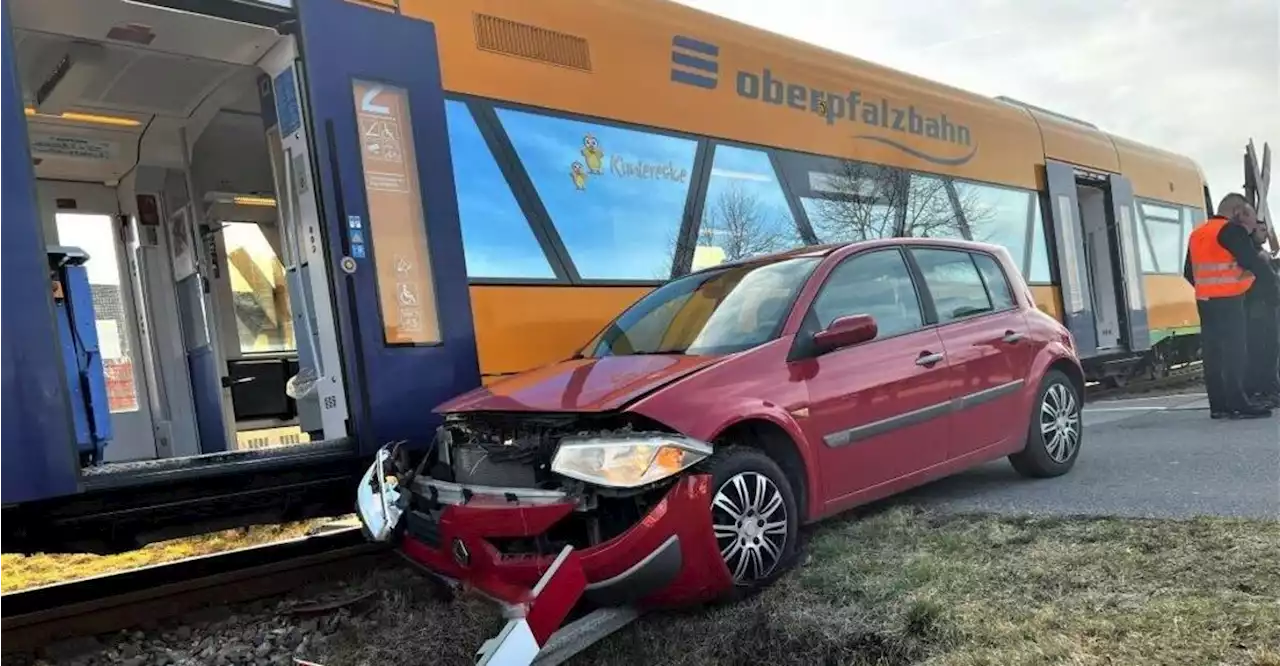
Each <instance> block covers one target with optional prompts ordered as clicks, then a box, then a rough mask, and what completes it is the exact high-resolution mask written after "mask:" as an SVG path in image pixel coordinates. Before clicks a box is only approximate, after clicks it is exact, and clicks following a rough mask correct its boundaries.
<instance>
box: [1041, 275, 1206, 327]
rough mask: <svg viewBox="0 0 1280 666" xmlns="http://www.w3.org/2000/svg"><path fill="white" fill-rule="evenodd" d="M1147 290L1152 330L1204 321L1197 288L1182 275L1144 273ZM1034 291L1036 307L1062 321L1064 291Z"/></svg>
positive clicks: (1052, 288) (1049, 287) (1051, 288)
mask: <svg viewBox="0 0 1280 666" xmlns="http://www.w3.org/2000/svg"><path fill="white" fill-rule="evenodd" d="M1143 284H1144V286H1145V287H1146V290H1147V326H1148V328H1150V329H1151V330H1152V331H1159V330H1167V329H1172V328H1185V327H1195V326H1199V325H1200V317H1199V315H1197V314H1196V301H1195V290H1193V289H1192V288H1191V285H1189V284H1187V281H1186V280H1184V279H1183V278H1182V276H1180V275H1144V276H1143ZM1031 294H1032V296H1033V298H1034V299H1035V303H1036V307H1037V308H1040V310H1041V311H1042V312H1045V313H1048V314H1049V315H1051V316H1052V317H1054V318H1055V319H1057V320H1058V321H1062V292H1061V290H1060V289H1059V288H1058V287H1056V286H1052V285H1035V286H1033V287H1031Z"/></svg>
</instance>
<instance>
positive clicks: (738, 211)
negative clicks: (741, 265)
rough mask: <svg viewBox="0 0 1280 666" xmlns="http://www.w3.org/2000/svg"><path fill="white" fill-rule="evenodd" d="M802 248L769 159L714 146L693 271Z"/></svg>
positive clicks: (802, 242)
mask: <svg viewBox="0 0 1280 666" xmlns="http://www.w3.org/2000/svg"><path fill="white" fill-rule="evenodd" d="M804 244H805V243H804V239H803V238H802V237H801V235H800V231H799V229H798V228H797V226H796V220H795V217H794V216H793V215H792V214H791V209H790V207H788V205H787V197H786V195H785V194H784V193H783V191H782V185H781V184H780V183H779V182H778V177H777V174H775V173H774V170H773V165H772V164H771V163H770V161H769V156H768V155H767V154H766V153H764V152H762V151H759V150H749V149H746V148H738V147H735V146H726V145H718V146H716V148H715V159H714V160H713V161H712V163H711V179H710V181H709V182H708V184H707V197H706V203H705V204H704V206H703V209H702V224H701V226H700V227H699V230H698V244H697V246H696V248H695V250H694V257H693V268H694V270H697V269H699V268H705V267H707V266H714V265H716V264H719V263H721V262H725V261H736V260H738V259H744V258H746V257H751V256H756V255H762V254H770V253H772V252H780V251H782V250H787V249H791V248H795V247H800V246H802V245H804Z"/></svg>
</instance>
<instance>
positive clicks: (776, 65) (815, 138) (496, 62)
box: [401, 0, 1043, 188]
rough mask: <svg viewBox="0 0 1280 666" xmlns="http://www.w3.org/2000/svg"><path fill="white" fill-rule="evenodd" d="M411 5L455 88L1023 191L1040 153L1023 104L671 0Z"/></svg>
mask: <svg viewBox="0 0 1280 666" xmlns="http://www.w3.org/2000/svg"><path fill="white" fill-rule="evenodd" d="M401 11H402V12H403V13H404V14H407V15H411V16H419V17H422V18H427V19H429V20H432V21H434V22H435V23H436V24H437V26H438V29H437V35H438V36H439V40H440V49H441V62H442V63H443V68H444V72H443V78H444V85H445V88H446V89H447V90H449V91H451V92H457V93H467V94H474V95H478V96H482V97H489V98H493V99H499V100H509V101H514V102H518V103H523V104H529V105H533V106H538V107H543V108H547V109H556V110H561V111H567V112H572V113H580V114H584V115H591V116H598V117H603V118H611V119H615V120H621V121H625V122H631V123H636V124H640V125H647V126H651V127H658V128H666V129H670V130H676V131H683V132H690V133H695V134H700V135H705V136H711V137H718V138H724V139H733V140H737V141H741V142H746V143H751V144H757V145H763V146H772V147H778V148H786V149H790V150H797V151H802V152H809V153H815V154H822V155H831V156H843V157H847V158H851V159H857V160H864V161H870V162H875V163H879V164H888V165H893V166H898V167H902V168H907V169H913V170H918V171H928V172H935V173H943V174H950V175H955V176H958V177H962V178H969V179H974V180H980V181H989V182H996V183H1003V184H1007V185H1013V186H1021V187H1026V188H1034V187H1035V165H1036V164H1037V163H1041V162H1043V156H1042V154H1041V142H1040V136H1039V132H1038V131H1037V129H1036V126H1035V123H1034V122H1033V121H1032V120H1031V117H1030V116H1029V115H1027V113H1026V112H1025V111H1024V110H1022V109H1021V108H1019V107H1014V106H1011V105H1007V104H1003V103H1000V102H997V101H995V100H992V99H990V98H987V97H983V96H980V95H975V94H973V93H969V92H965V91H962V90H959V89H955V88H951V87H948V86H944V85H942V84H939V83H935V82H932V81H928V80H926V79H922V78H919V77H915V76H911V75H908V74H905V73H902V72H898V71H895V70H892V69H889V68H886V67H882V66H879V65H875V64H873V63H870V62H866V61H862V60H858V59H856V58H851V57H849V56H845V55H843V54H839V53H835V52H832V51H827V50H825V49H821V48H818V47H816V46H813V45H810V44H805V43H803V42H799V41H796V40H792V39H789V38H786V37H783V36H780V35H776V34H773V33H769V32H766V31H762V30H758V29H756V28H752V27H750V26H746V25H743V24H740V23H736V22H733V21H730V20H728V19H724V18H720V17H717V16H714V15H711V14H707V13H704V12H700V11H697V10H694V9H691V8H688V7H684V6H682V5H677V4H675V3H671V2H665V1H662V0H539V1H538V2H528V1H527V0H471V1H470V2H467V1H463V0H454V1H453V2H430V1H428V0H402V2H401ZM677 35H679V36H685V37H689V38H692V39H694V40H698V41H700V42H704V43H707V44H711V45H714V46H715V47H717V49H718V55H716V56H714V58H715V59H716V60H717V66H718V74H717V75H716V76H717V82H716V84H715V87H714V88H711V89H708V88H703V87H698V86H694V85H682V84H679V83H673V82H672V81H671V71H672V66H671V62H672V43H673V42H672V40H673V37H675V36H677ZM532 41H538V42H539V43H541V44H542V46H540V47H539V48H537V49H531V48H530V47H529V44H530V43H531V42H532ZM544 47H545V48H544ZM522 50H523V51H528V53H527V54H525V57H515V56H513V55H511V53H512V52H520V51H522ZM504 51H505V52H504ZM548 61H554V63H551V62H548Z"/></svg>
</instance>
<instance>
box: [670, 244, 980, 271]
mask: <svg viewBox="0 0 1280 666" xmlns="http://www.w3.org/2000/svg"><path fill="white" fill-rule="evenodd" d="M913 245H915V246H922V245H927V246H933V247H938V246H942V247H954V248H956V249H959V250H981V251H984V252H998V251H1000V250H1004V247H1003V246H1001V245H994V244H992V243H982V242H979V241H970V240H963V239H960V238H908V237H899V236H895V237H891V238H877V239H873V240H864V241H851V242H846V243H825V244H822V245H806V246H804V247H798V248H795V249H791V250H786V251H783V252H775V253H773V254H762V255H759V256H755V257H747V258H745V259H738V260H735V261H727V262H725V263H723V264H716V265H715V266H708V267H706V268H702V269H699V270H696V271H692V272H691V273H690V275H697V274H698V273H705V272H707V271H714V270H718V269H724V268H729V267H734V266H763V265H766V264H772V263H777V262H779V261H786V260H788V259H800V258H805V257H826V256H828V255H831V254H833V253H836V252H839V251H842V250H844V249H846V248H855V247H856V248H873V247H894V246H913Z"/></svg>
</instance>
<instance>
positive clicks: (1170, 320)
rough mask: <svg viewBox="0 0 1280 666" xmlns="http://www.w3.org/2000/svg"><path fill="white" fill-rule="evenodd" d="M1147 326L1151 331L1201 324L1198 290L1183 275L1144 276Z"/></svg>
mask: <svg viewBox="0 0 1280 666" xmlns="http://www.w3.org/2000/svg"><path fill="white" fill-rule="evenodd" d="M1143 284H1144V285H1145V286H1146V289H1147V326H1148V327H1149V328H1150V329H1151V330H1152V331H1156V330H1160V329H1169V328H1183V327H1188V326H1199V325H1200V316H1199V314H1198V313H1197V312H1196V299H1195V293H1196V292H1195V289H1194V288H1193V287H1192V286H1191V285H1190V284H1188V283H1187V281H1186V280H1185V279H1183V277H1182V276H1181V275H1144V276H1143Z"/></svg>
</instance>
